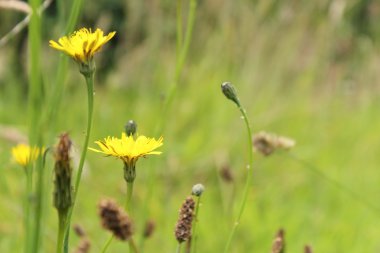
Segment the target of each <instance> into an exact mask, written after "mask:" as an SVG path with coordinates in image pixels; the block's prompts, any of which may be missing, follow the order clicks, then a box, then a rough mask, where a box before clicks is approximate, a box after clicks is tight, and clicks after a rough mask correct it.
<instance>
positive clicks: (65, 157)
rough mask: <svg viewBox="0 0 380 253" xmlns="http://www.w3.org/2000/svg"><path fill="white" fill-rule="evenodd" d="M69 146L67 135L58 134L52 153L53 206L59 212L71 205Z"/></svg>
mask: <svg viewBox="0 0 380 253" xmlns="http://www.w3.org/2000/svg"><path fill="white" fill-rule="evenodd" d="M70 148H71V140H70V138H69V135H68V134H67V133H64V134H62V135H61V136H60V140H59V143H58V145H57V147H56V149H55V153H54V156H55V165H54V174H55V180H54V186H55V187H54V206H55V208H56V209H57V210H58V212H60V213H66V212H67V211H68V210H69V208H70V207H71V205H72V187H71V179H72V167H71V159H70Z"/></svg>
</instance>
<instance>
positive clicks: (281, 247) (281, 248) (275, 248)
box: [272, 229, 285, 253]
mask: <svg viewBox="0 0 380 253" xmlns="http://www.w3.org/2000/svg"><path fill="white" fill-rule="evenodd" d="M284 234H285V232H284V230H283V229H280V230H278V232H277V234H276V237H275V238H274V241H273V244H272V253H284V252H285V239H284Z"/></svg>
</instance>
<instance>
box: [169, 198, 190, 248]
mask: <svg viewBox="0 0 380 253" xmlns="http://www.w3.org/2000/svg"><path fill="white" fill-rule="evenodd" d="M194 208H195V201H194V199H193V198H192V197H187V198H186V199H185V201H184V202H183V203H182V206H181V209H180V210H179V217H178V221H177V224H176V227H175V231H174V234H175V237H176V239H177V241H178V242H179V243H182V242H184V241H187V240H189V239H190V237H191V227H192V222H193V217H194Z"/></svg>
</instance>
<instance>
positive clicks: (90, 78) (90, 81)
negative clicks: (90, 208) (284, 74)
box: [64, 72, 94, 253]
mask: <svg viewBox="0 0 380 253" xmlns="http://www.w3.org/2000/svg"><path fill="white" fill-rule="evenodd" d="M85 80H86V85H87V130H86V135H85V139H84V143H83V148H82V153H81V157H80V160H79V166H78V171H77V175H76V178H75V184H74V193H73V205H72V207H71V208H70V211H69V213H68V216H67V221H66V235H65V239H64V241H65V242H64V252H65V253H67V252H68V243H69V242H68V241H69V234H70V223H71V216H72V214H73V210H74V207H75V203H76V198H77V195H78V191H79V185H80V181H81V176H82V171H83V166H84V161H85V159H86V155H87V149H88V142H89V139H90V134H91V128H92V115H93V108H94V72H92V73H91V74H89V75H85Z"/></svg>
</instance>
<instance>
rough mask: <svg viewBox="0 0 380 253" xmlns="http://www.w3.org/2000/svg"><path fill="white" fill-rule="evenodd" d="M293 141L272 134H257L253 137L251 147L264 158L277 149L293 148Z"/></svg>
mask: <svg viewBox="0 0 380 253" xmlns="http://www.w3.org/2000/svg"><path fill="white" fill-rule="evenodd" d="M294 145H295V141H294V140H292V139H290V138H287V137H284V136H277V135H275V134H272V133H266V132H259V133H258V134H256V135H255V136H253V146H254V147H255V149H256V151H258V152H260V153H261V154H263V155H264V156H268V155H270V154H272V153H273V152H274V151H276V150H277V149H290V148H292V147H294Z"/></svg>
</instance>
